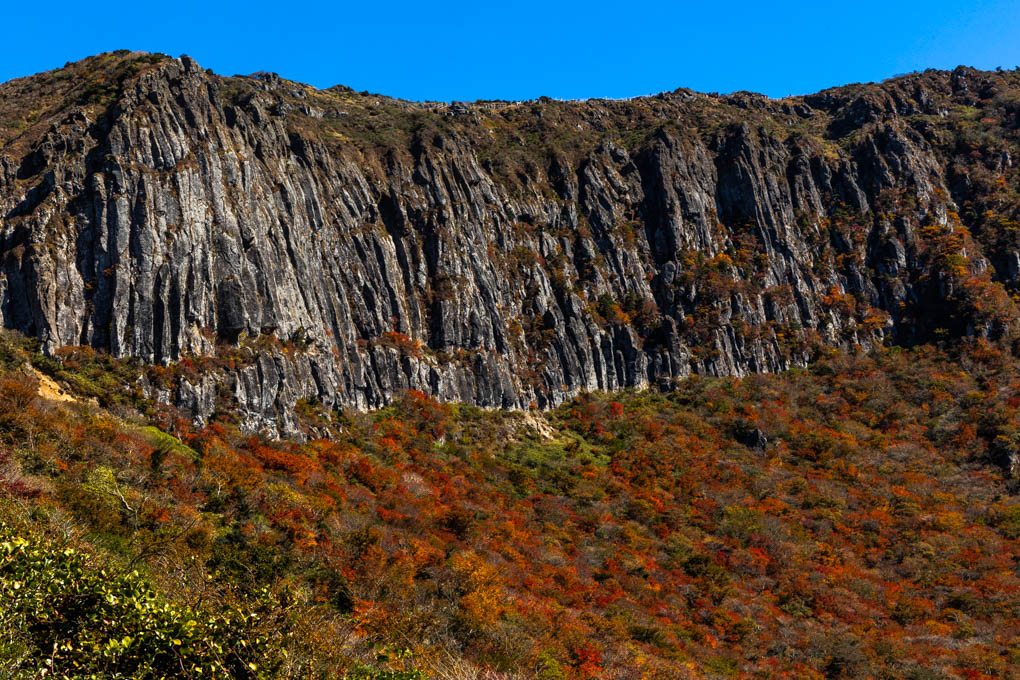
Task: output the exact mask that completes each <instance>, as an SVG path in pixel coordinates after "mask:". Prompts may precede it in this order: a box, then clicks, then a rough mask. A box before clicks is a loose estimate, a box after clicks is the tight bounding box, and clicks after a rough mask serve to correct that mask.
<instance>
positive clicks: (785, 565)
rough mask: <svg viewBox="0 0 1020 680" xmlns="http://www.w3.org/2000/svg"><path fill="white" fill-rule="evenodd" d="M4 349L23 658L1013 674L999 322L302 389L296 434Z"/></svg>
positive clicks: (128, 378) (78, 670)
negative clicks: (706, 366)
mask: <svg viewBox="0 0 1020 680" xmlns="http://www.w3.org/2000/svg"><path fill="white" fill-rule="evenodd" d="M0 359H2V362H3V372H2V375H0V456H2V463H0V489H2V493H0V521H2V522H3V527H4V528H3V536H2V542H0V545H2V550H0V589H2V590H3V595H4V599H5V602H11V601H13V602H17V603H19V604H17V606H13V607H10V608H5V609H4V610H3V611H0V628H2V635H3V637H2V638H0V672H6V673H9V674H13V676H14V677H19V678H29V677H39V675H40V674H41V673H42V670H43V669H46V668H50V667H51V666H50V664H51V663H52V664H53V665H52V667H53V668H54V669H57V677H92V676H90V675H88V673H92V672H98V673H103V672H110V671H112V670H114V669H127V671H128V672H127V677H136V676H135V675H131V673H134V672H137V677H144V678H150V677H153V678H154V677H161V675H162V674H166V673H167V672H169V673H171V674H172V676H173V677H195V678H198V677H252V678H263V677H287V678H303V677H307V678H318V677H322V678H329V677H337V674H338V673H340V674H342V673H345V672H346V673H347V674H348V675H347V677H349V678H409V679H413V678H423V677H424V678H458V679H459V678H483V677H484V678H508V679H509V678H541V679H543V680H554V679H563V680H568V679H570V680H573V679H582V678H634V679H635V680H636V679H638V678H663V679H666V678H684V677H689V678H723V677H726V678H754V677H784V676H785V677H794V678H861V677H881V678H913V679H920V678H1016V677H1018V676H1017V669H1018V668H1020V646H1018V644H1017V639H1018V637H1017V636H1018V634H1020V562H1018V556H1020V499H1018V498H1017V496H1016V493H1015V492H1016V486H1015V482H1014V481H1011V480H1010V479H1009V477H1008V475H1007V474H1006V469H1005V467H1004V465H1008V462H1009V461H1010V460H1011V457H1014V458H1013V460H1015V456H1016V453H1017V451H1018V450H1020V370H1018V368H1017V364H1016V361H1015V359H1014V358H1013V357H1012V356H1011V355H1010V354H1009V353H1008V352H1004V351H1002V350H1001V349H1000V348H997V347H995V346H993V345H989V344H987V343H984V342H981V341H979V342H975V343H973V344H970V345H967V346H965V347H964V348H962V349H959V350H953V351H949V350H945V349H935V348H932V347H922V348H918V349H915V350H909V351H908V350H901V349H887V350H878V351H876V352H874V353H871V354H867V355H849V354H846V353H841V352H835V351H833V352H831V353H829V354H827V355H824V356H819V357H818V358H817V360H816V361H815V362H813V363H812V364H811V366H810V368H808V369H806V370H804V369H798V370H793V371H789V372H786V373H782V374H778V375H763V376H750V377H747V378H743V379H736V378H711V379H708V378H698V377H692V378H689V379H687V380H685V381H683V382H682V383H681V384H679V385H678V386H677V388H676V389H675V390H673V391H670V392H668V393H658V392H654V391H652V392H649V391H646V392H625V393H620V394H615V395H611V394H605V393H594V394H585V395H582V396H580V397H578V398H576V399H574V400H572V401H570V402H568V403H566V404H564V405H563V406H561V407H559V408H557V409H555V410H553V411H549V412H531V413H524V412H500V411H483V410H480V409H478V408H476V407H473V406H465V405H448V404H441V403H438V402H436V401H434V400H433V399H431V398H428V397H426V396H425V395H423V394H421V393H418V392H408V393H406V394H405V395H403V396H402V397H401V398H400V399H399V400H398V401H397V402H396V403H395V404H394V405H393V406H391V407H388V408H385V409H382V410H378V411H375V412H370V413H356V412H340V411H333V412H328V411H326V410H325V409H324V408H323V407H322V406H321V405H319V404H316V403H314V402H304V403H301V404H300V405H299V409H298V414H299V418H300V422H301V426H302V427H303V428H304V429H305V431H306V432H307V439H306V441H304V443H295V442H294V441H280V440H272V439H266V438H263V437H259V436H252V435H247V434H244V433H242V432H241V431H240V430H239V429H238V426H237V422H236V419H235V418H234V417H233V416H232V414H231V413H230V412H229V411H228V410H224V411H222V412H220V413H219V414H218V415H217V417H216V418H215V419H214V420H213V421H212V422H210V423H208V424H207V425H205V426H204V427H194V426H193V425H192V424H191V422H190V420H189V419H187V418H183V417H181V414H180V413H177V412H175V411H174V410H173V409H167V408H166V407H164V406H160V405H159V404H158V403H156V402H154V401H152V400H147V399H145V398H144V397H142V396H141V395H139V394H138V393H134V394H133V393H132V391H131V390H130V389H129V386H130V385H131V384H132V383H133V382H135V381H137V379H138V377H139V376H140V375H141V374H143V373H145V372H153V371H160V370H162V369H159V368H158V367H156V368H154V367H145V366H143V365H141V364H135V363H132V362H124V361H119V360H114V359H111V358H109V357H108V356H104V355H98V354H95V353H93V352H92V351H91V350H74V351H67V352H65V353H64V354H63V355H62V360H61V361H59V362H58V361H55V360H53V359H50V358H47V357H44V356H43V355H41V354H39V353H38V352H37V351H36V349H35V347H34V346H33V345H32V344H31V343H29V342H27V341H25V340H24V339H21V338H20V337H19V336H17V335H15V334H7V335H5V336H4V337H3V344H2V349H0ZM33 565H35V566H33ZM39 565H42V566H39ZM83 565H87V566H83ZM33 569H35V570H36V573H37V574H38V573H41V574H43V575H44V576H38V575H36V576H31V575H30V576H29V577H27V578H26V577H25V576H24V574H25V573H26V572H29V573H31V572H32V570H33ZM39 569H42V570H43V571H41V572H39V571H38V570H39ZM83 569H84V571H83ZM97 569H102V570H104V571H103V574H104V575H108V577H106V576H104V577H102V578H98V579H97V578H95V577H94V574H95V570H97ZM50 574H57V575H58V577H52V576H49V575H50ZM83 574H84V575H83ZM40 579H42V580H41V581H40ZM51 579H52V580H51ZM12 582H13V583H15V584H16V585H14V586H12V585H11V584H12ZM17 584H20V585H17ZM26 598H27V599H26ZM62 598H63V599H62ZM80 598H92V600H94V601H96V602H100V603H102V602H105V604H103V605H102V608H100V609H98V610H96V609H91V608H87V607H86V608H82V607H65V606H63V605H61V603H62V602H71V603H73V602H79V601H80ZM132 598H134V599H132ZM152 598H157V599H156V600H153V599H152ZM135 600H138V601H141V602H143V603H145V608H144V609H143V610H139V611H136V610H135V609H133V608H132V606H130V603H131V602H133V601H135ZM124 607H127V608H128V609H130V610H131V611H132V612H134V613H132V618H130V619H125V620H122V619H121V618H120V614H119V613H117V612H118V608H120V610H123V608H124ZM152 610H155V611H152ZM104 611H106V612H111V613H110V614H108V615H104V614H103V613H102V612H104ZM104 616H109V617H110V618H109V619H105V620H104V623H103V625H102V626H97V624H96V620H97V618H98V619H103V617H104ZM189 621H190V622H191V623H190V624H189V623H188V622H189ZM132 622H139V627H138V629H136V630H133V629H131V623H132ZM146 631H148V632H146ZM199 633H201V634H199ZM242 641H244V642H243V643H242ZM89 645H91V647H89ZM242 645H248V646H242ZM212 647H215V653H214V652H213V651H212ZM90 649H91V650H102V653H101V654H100V653H97V652H92V651H89V650H90ZM152 650H163V652H162V656H161V655H160V654H157V653H153V651H152ZM167 650H168V651H167ZM178 650H179V651H178ZM196 659H197V660H196ZM143 661H144V662H146V663H149V662H151V665H150V666H146V665H145V663H143ZM180 663H184V664H187V663H192V664H194V666H187V665H185V666H179V665H178V664H180ZM75 664H78V665H75ZM249 664H252V665H249ZM205 667H208V670H207V671H203V670H202V669H203V668H205ZM168 669H169V671H168ZM182 669H184V670H182ZM19 673H20V675H19ZM60 673H63V675H60ZM102 677H106V676H102Z"/></svg>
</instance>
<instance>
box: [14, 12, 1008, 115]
mask: <svg viewBox="0 0 1020 680" xmlns="http://www.w3.org/2000/svg"><path fill="white" fill-rule="evenodd" d="M206 4H209V5H210V6H211V8H207V7H206V6H205V5H206ZM118 5H120V6H118ZM157 6H158V7H159V9H156V8H157ZM3 15H4V16H3V19H4V29H3V31H2V35H3V40H0V81H6V80H8V79H10V78H14V77H18V76H23V75H28V74H31V73H36V72H39V71H44V70H48V69H51V68H55V67H58V66H62V65H63V64H64V62H66V61H73V60H77V59H80V58H83V57H85V56H88V55H91V54H95V53H98V52H103V51H109V50H115V49H122V48H126V49H133V50H145V51H150V52H165V53H167V54H171V55H173V56H178V55H181V54H188V55H191V56H192V57H194V58H195V59H196V60H197V61H198V62H199V63H200V64H202V66H204V67H207V68H211V69H213V70H214V71H216V72H218V73H222V74H225V75H232V74H236V73H241V74H247V73H252V72H254V71H262V70H264V71H276V72H277V73H279V74H280V75H282V76H284V77H285V78H290V79H292V80H299V81H302V82H306V83H310V84H312V85H315V86H317V87H328V86H330V85H336V84H345V85H349V86H351V87H353V88H355V89H357V90H370V91H372V92H379V93H382V94H388V95H393V96H398V97H404V98H407V99H419V100H421V99H437V100H473V99H487V98H499V99H526V98H533V97H538V96H540V95H547V96H551V97H559V98H579V97H627V96H633V95H640V94H650V93H654V92H661V91H663V90H672V89H674V88H676V87H690V88H693V89H696V90H701V91H707V92H731V91H734V90H754V91H758V92H763V93H765V94H768V95H770V96H773V97H781V96H785V95H787V94H803V93H807V92H813V91H816V90H819V89H822V88H824V87H828V86H832V85H841V84H845V83H850V82H865V81H872V80H881V79H884V78H887V77H890V76H892V75H896V74H898V73H904V72H908V71H913V70H918V69H924V68H928V67H935V68H952V67H954V66H956V65H958V64H966V65H971V66H976V67H978V68H995V67H996V66H1002V67H1003V68H1009V69H1011V68H1014V67H1015V66H1017V65H1018V64H1020V2H1016V1H1015V0H1014V1H1012V2H1002V1H996V2H993V1H984V0H956V1H952V0H950V1H946V0H930V1H929V2H913V1H904V2H901V1H898V0H884V1H882V2H875V1H873V0H859V1H857V2H840V3H834V2H833V3H829V2H825V1H824V0H822V1H821V2H751V1H747V0H739V1H733V2H718V1H716V2H712V1H702V2H697V3H691V2H683V1H679V2H665V1H662V2H647V1H644V0H630V1H626V0H623V1H617V2H601V1H598V0H592V1H591V2H586V3H582V2H573V1H570V2H556V1H555V0H545V1H544V2H535V1H533V0H527V1H526V2H518V3H503V2H498V1H497V2H485V1H484V0H479V2H428V1H427V0H422V1H420V2H406V1H404V0H399V1H390V2H387V1H385V0H362V1H360V2H348V1H347V0H338V1H337V2H299V1H296V0H293V1H290V2H286V1H284V2H279V1H277V2H262V1H260V0H251V1H249V2H219V3H217V2H210V3H199V2H192V1H191V0H184V1H182V2H178V3H170V2H166V3H164V2H153V3H147V2H132V3H130V4H128V3H123V4H120V3H98V4H97V3H83V2H80V1H79V2H74V3H70V2H62V1H61V0H51V1H50V2H45V3H40V4H34V3H26V2H18V3H9V4H8V6H7V7H5V8H4V12H3Z"/></svg>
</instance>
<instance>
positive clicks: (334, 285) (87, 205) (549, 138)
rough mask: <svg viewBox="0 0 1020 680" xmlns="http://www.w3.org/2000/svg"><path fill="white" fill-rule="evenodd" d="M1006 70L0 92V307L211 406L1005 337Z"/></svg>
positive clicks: (558, 388) (539, 381) (705, 366)
mask: <svg viewBox="0 0 1020 680" xmlns="http://www.w3.org/2000/svg"><path fill="white" fill-rule="evenodd" d="M1018 112H1020V74H1018V73H1016V72H1007V73H984V72H978V71H974V70H972V69H966V68H959V69H957V70H955V71H953V72H938V71H929V72H925V73H920V74H912V75H909V76H904V77H900V78H897V79H894V80H891V81H887V82H885V83H881V84H874V85H855V86H847V87H843V88H836V89H833V90H827V91H825V92H822V93H819V94H817V95H811V96H806V97H792V98H788V99H783V100H769V99H766V98H764V97H761V96H759V95H753V94H750V93H736V94H733V95H728V96H718V95H705V94H698V93H694V92H690V91H687V90H678V91H675V92H672V93H664V94H662V95H657V96H655V97H647V98H639V99H635V100H629V101H605V100H590V101H583V102H560V101H554V100H548V99H542V100H537V101H533V102H476V103H472V104H463V103H457V104H436V103H413V102H402V101H399V100H393V99H388V98H385V97H379V96H375V95H370V94H367V93H355V92H353V91H350V90H349V89H347V88H343V87H337V88H331V89H329V90H315V89H314V88H310V87H308V86H304V85H300V84H297V83H292V82H289V81H285V80H283V79H280V78H279V77H277V76H275V75H272V74H256V75H255V76H250V77H233V78H225V77H221V76H217V75H215V74H212V73H210V72H208V71H206V70H203V69H201V68H200V67H199V66H198V64H196V63H195V62H194V61H193V60H191V59H189V58H187V57H182V58H180V59H171V58H169V57H163V56H160V55H142V54H137V53H126V52H122V53H113V54H107V55H101V56H99V57H94V58H92V59H89V60H85V61H83V62H79V63H77V64H73V65H68V66H67V67H65V68H64V69H61V70H58V71H54V72H50V73H47V74H40V75H38V76H32V77H30V78H25V79H19V80H15V81H11V82H9V83H6V84H3V85H0V316H2V320H3V324H4V326H5V327H8V328H14V329H18V330H20V331H22V332H24V333H27V334H30V335H34V336H36V337H38V338H39V340H40V342H41V344H42V346H43V348H44V349H45V350H46V351H48V352H51V353H53V352H57V351H58V350H59V348H61V347H64V346H75V345H88V346H91V347H93V348H97V349H101V350H106V351H109V352H110V353H112V354H113V355H116V356H135V357H138V358H140V359H142V360H144V361H146V362H150V363H155V364H176V363H178V362H180V361H181V360H182V359H188V358H193V357H231V360H230V361H224V362H223V363H222V364H221V365H220V366H219V367H218V368H217V369H216V370H214V371H208V372H205V373H203V374H201V375H199V376H197V377H191V378H180V379H177V380H175V381H174V382H173V384H171V385H168V386H159V385H146V386H145V389H146V390H148V391H150V392H151V393H152V394H153V396H154V397H157V398H159V399H161V400H164V401H168V402H171V403H174V404H176V405H178V406H180V407H183V408H186V409H188V410H190V411H191V412H192V413H193V414H195V416H196V418H198V419H199V420H204V419H207V418H209V417H210V416H211V414H212V413H213V412H214V411H215V410H216V408H217V403H218V401H219V400H222V399H228V400H231V401H236V404H235V406H236V408H237V410H238V412H240V413H242V414H243V417H244V420H245V422H244V425H245V427H246V428H248V429H251V430H257V429H263V428H268V429H276V428H278V427H280V428H281V429H282V431H284V432H289V431H292V430H293V416H292V415H290V414H291V410H292V408H293V406H294V404H295V402H297V401H298V400H299V399H314V400H318V401H319V402H321V403H322V404H323V405H325V406H326V407H329V408H339V407H352V408H359V409H364V408H373V407H377V406H380V405H383V404H386V403H388V402H389V401H390V400H391V399H392V398H393V397H394V395H395V394H397V393H399V392H401V391H403V390H407V389H419V390H422V391H424V392H427V393H429V394H433V395H435V396H437V397H438V398H440V399H443V400H457V401H464V402H470V403H473V404H477V405H481V406H487V407H501V408H524V407H528V406H529V405H531V406H549V405H555V404H558V403H560V402H562V401H563V400H564V399H566V398H567V397H569V396H570V395H572V394H574V393H576V392H578V391H581V390H593V389H607V390H615V389H621V388H625V387H643V386H648V385H651V384H664V385H668V384H669V382H670V381H671V380H673V379H676V378H680V377H684V376H687V375H689V374H691V373H702V374H707V375H744V374H748V373H754V372H769V371H777V370H783V369H786V368H789V367H791V366H796V365H802V364H804V363H805V362H807V361H808V360H809V359H810V357H811V356H812V353H813V352H815V351H818V349H819V348H823V347H826V346H832V347H852V346H861V347H865V348H867V347H870V346H873V345H876V344H881V343H883V342H898V343H913V342H919V341H925V340H931V339H943V338H946V337H980V338H986V339H998V338H1003V337H1008V335H1009V333H1010V332H1011V329H1012V328H1013V326H1014V319H1015V307H1014V303H1013V301H1012V299H1011V295H1012V293H1013V291H1014V290H1015V288H1016V285H1017V282H1018V277H1020V244H1018V243H1017V241H1018V236H1017V234H1018V233H1020V229H1018V223H1017V221H1016V218H1017V216H1018V208H1017V206H1018V205H1020V201H1017V200H1016V197H1017V189H1018V187H1020V180H1018V176H1017V172H1016V170H1015V168H1014V165H1013V158H1014V156H1015V155H1016V148H1017V129H1018V120H1017V115H1018Z"/></svg>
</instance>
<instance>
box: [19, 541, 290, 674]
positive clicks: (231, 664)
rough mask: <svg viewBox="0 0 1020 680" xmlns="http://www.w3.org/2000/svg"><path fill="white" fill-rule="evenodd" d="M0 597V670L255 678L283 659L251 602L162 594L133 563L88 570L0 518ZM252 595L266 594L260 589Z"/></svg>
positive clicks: (80, 559) (79, 557) (74, 555)
mask: <svg viewBox="0 0 1020 680" xmlns="http://www.w3.org/2000/svg"><path fill="white" fill-rule="evenodd" d="M0 602H2V603H3V606H2V607H0V674H6V677H11V678H13V679H14V680H28V678H38V677H43V676H44V675H45V676H46V677H54V678H63V679H65V680H72V679H73V680H79V679H80V680H85V679H86V678H87V679H89V680H92V679H94V678H103V679H110V680H113V679H119V678H132V679H136V680H146V679H149V678H169V677H173V678H189V679H190V678H208V679H213V680H215V679H220V678H223V679H227V678H231V679H233V678H245V679H247V680H259V679H261V678H269V677H272V676H273V675H274V674H275V673H276V672H277V670H278V669H279V668H280V666H281V662H282V659H283V652H282V651H280V647H279V646H278V644H277V642H278V641H277V640H275V639H274V636H273V635H270V634H268V633H265V632H263V630H262V627H261V626H260V625H259V612H258V611H256V610H249V609H243V608H240V607H226V608H224V609H223V610H222V611H221V612H220V613H217V614H207V613H204V612H200V611H196V610H194V609H191V608H189V607H184V606H180V605H177V604H174V603H171V602H167V601H165V600H163V599H161V598H160V597H159V596H157V594H156V593H155V592H154V591H153V590H152V589H151V588H150V587H149V586H148V585H147V584H146V583H145V582H144V581H143V580H142V579H141V578H140V577H139V575H138V574H137V573H135V572H131V573H129V574H115V573H110V572H108V571H106V570H102V569H95V568H93V566H92V565H91V564H90V562H89V560H88V558H87V556H86V555H85V554H83V553H81V552H80V551H77V550H75V549H73V548H67V547H61V546H57V545H55V544H53V543H51V542H47V541H40V540H36V539H32V538H25V537H23V536H20V535H18V534H17V533H15V532H14V531H13V530H11V529H10V528H8V527H6V526H4V525H0ZM258 604H259V607H260V608H263V607H264V608H266V609H268V606H269V605H270V604H271V603H270V602H269V601H268V599H267V598H266V596H265V593H263V594H262V600H261V601H260V602H259V603H258Z"/></svg>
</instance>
